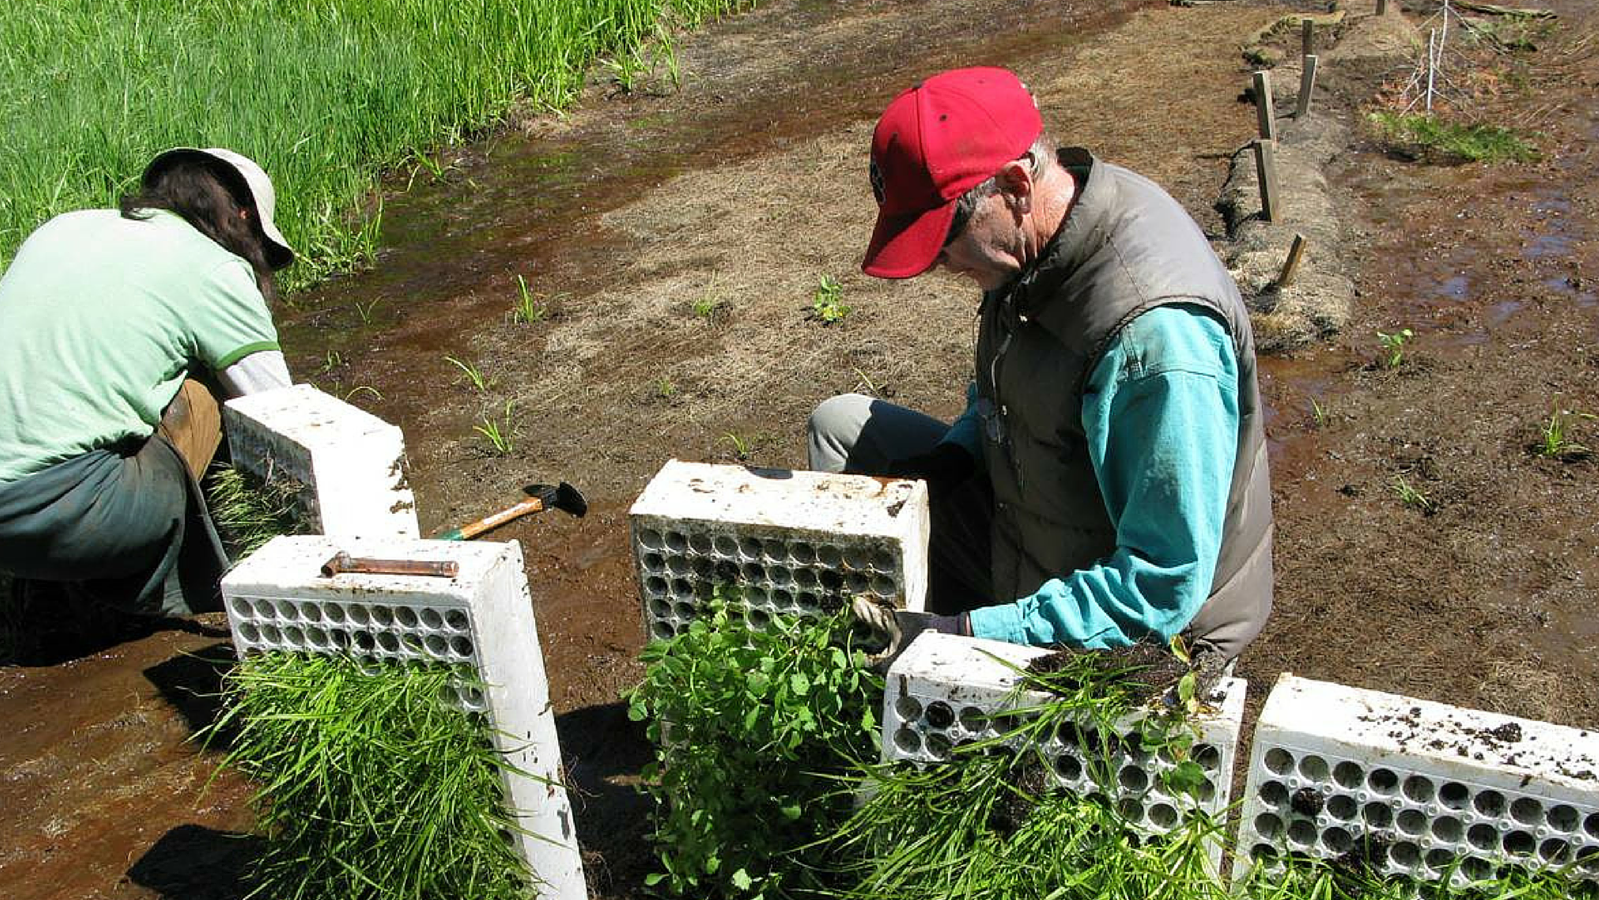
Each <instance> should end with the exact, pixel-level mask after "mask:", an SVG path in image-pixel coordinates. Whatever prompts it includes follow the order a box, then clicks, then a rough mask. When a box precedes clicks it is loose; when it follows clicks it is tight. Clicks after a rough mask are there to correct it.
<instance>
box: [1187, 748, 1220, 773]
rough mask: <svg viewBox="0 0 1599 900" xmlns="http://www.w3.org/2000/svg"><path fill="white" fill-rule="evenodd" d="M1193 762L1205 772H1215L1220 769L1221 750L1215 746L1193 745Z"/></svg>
mask: <svg viewBox="0 0 1599 900" xmlns="http://www.w3.org/2000/svg"><path fill="white" fill-rule="evenodd" d="M1193 759H1194V762H1196V763H1198V764H1199V767H1200V768H1201V769H1204V770H1205V771H1207V772H1215V771H1217V770H1218V769H1220V768H1221V748H1220V747H1217V746H1216V745H1215V744H1195V745H1194V756H1193Z"/></svg>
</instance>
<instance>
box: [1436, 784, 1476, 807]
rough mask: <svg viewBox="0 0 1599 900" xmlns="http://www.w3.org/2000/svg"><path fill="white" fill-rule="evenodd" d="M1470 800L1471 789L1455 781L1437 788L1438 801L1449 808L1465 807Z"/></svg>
mask: <svg viewBox="0 0 1599 900" xmlns="http://www.w3.org/2000/svg"><path fill="white" fill-rule="evenodd" d="M1470 800H1471V791H1469V790H1467V789H1466V786H1465V785H1463V784H1461V783H1459V782H1457V781H1451V782H1449V783H1447V784H1445V785H1444V786H1443V787H1441V788H1439V789H1438V802H1439V803H1442V804H1443V805H1444V806H1447V807H1449V808H1450V809H1465V808H1466V806H1467V805H1468V804H1469V803H1470Z"/></svg>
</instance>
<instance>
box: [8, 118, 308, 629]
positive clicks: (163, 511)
mask: <svg viewBox="0 0 1599 900" xmlns="http://www.w3.org/2000/svg"><path fill="white" fill-rule="evenodd" d="M274 201H275V195H274V193H273V189H272V182H271V181H270V180H269V179H268V178H267V175H266V173H265V172H263V171H262V170H261V167H260V166H258V165H256V164H255V162H253V161H252V160H250V159H248V158H246V157H244V156H241V155H239V154H237V153H234V152H233V151H231V150H224V149H221V148H213V149H208V150H200V149H191V148H177V149H173V150H168V151H166V152H164V153H161V154H159V155H158V156H156V157H155V158H154V159H153V160H152V161H151V162H150V164H149V165H148V166H147V167H146V168H145V171H144V174H143V178H142V179H141V183H140V186H139V190H138V191H136V192H133V193H132V194H130V195H129V196H127V197H125V198H124V199H123V200H122V202H121V208H120V209H96V210H79V211H76V212H69V213H65V214H63V215H60V216H56V217H55V218H53V219H51V220H50V221H48V222H46V223H45V224H43V225H41V226H40V227H39V228H38V229H37V230H36V231H34V232H33V233H32V234H31V235H29V236H28V238H27V240H26V241H24V242H23V244H22V246H21V247H20V248H19V249H18V251H17V255H16V257H15V258H14V259H13V260H12V261H11V264H10V266H9V267H8V268H7V269H6V270H5V273H4V275H3V277H0V572H8V573H10V574H12V575H13V576H15V577H16V579H17V581H16V584H17V585H18V586H19V587H29V586H31V588H30V589H32V588H38V587H39V586H40V585H41V584H46V583H51V582H54V583H58V584H62V583H65V584H71V585H73V587H72V589H71V591H70V592H69V595H70V596H72V597H85V598H87V599H91V600H97V601H105V602H106V603H108V604H110V605H113V606H118V607H121V608H123V609H125V610H127V611H130V612H135V613H145V614H151V615H157V614H182V613H189V612H198V611H203V610H207V609H220V608H221V606H220V599H219V597H218V586H217V585H218V580H219V579H220V577H221V575H222V572H223V571H224V570H225V568H226V566H227V564H228V559H227V556H226V554H225V553H224V552H223V548H222V545H221V542H220V541H219V540H218V538H217V535H216V532H215V530H214V528H213V527H212V524H211V521H210V518H209V515H208V512H207V510H206V506H205V501H204V499H203V498H202V497H201V495H200V492H199V489H198V487H197V486H196V482H195V479H196V478H198V477H199V476H200V475H201V474H202V473H203V472H204V471H205V468H206V466H207V465H208V464H209V462H210V460H211V456H212V454H213V453H214V452H215V451H216V449H217V446H218V444H219V442H220V441H221V435H222V432H221V415H220V411H219V410H218V407H217V402H216V399H215V398H214V396H213V391H214V392H215V393H216V394H221V395H225V396H237V395H240V394H246V393H251V392H254V391H259V390H267V389H270V388H275V387H283V386H287V385H288V384H289V372H288V368H287V367H286V366H285V365H284V361H283V354H282V352H281V351H280V349H279V346H278V336H277V331H276V330H275V327H274V325H273V322H272V315H271V311H270V308H269V303H270V301H271V299H272V298H274V297H275V293H276V291H275V284H274V280H273V278H274V272H275V271H276V270H278V269H281V268H283V267H284V266H287V265H288V264H289V263H290V262H292V261H293V260H294V252H293V251H292V250H290V249H289V245H288V244H287V243H286V242H285V241H284V239H283V236H282V235H281V234H280V233H279V232H278V229H277V226H276V225H275V224H274V223H273V220H272V214H273V207H274V205H275V203H274ZM191 375H192V376H194V378H204V379H205V380H206V384H204V385H202V383H201V382H200V381H196V380H194V379H191V378H190V376H191ZM19 593H21V591H19Z"/></svg>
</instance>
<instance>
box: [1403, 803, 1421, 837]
mask: <svg viewBox="0 0 1599 900" xmlns="http://www.w3.org/2000/svg"><path fill="white" fill-rule="evenodd" d="M1396 821H1397V822H1398V824H1399V830H1400V831H1402V832H1404V833H1405V834H1408V835H1411V836H1413V837H1419V836H1421V834H1422V833H1423V832H1425V831H1426V830H1427V817H1426V816H1425V815H1424V814H1422V812H1421V810H1419V809H1402V810H1400V811H1399V817H1398V818H1397V820H1396Z"/></svg>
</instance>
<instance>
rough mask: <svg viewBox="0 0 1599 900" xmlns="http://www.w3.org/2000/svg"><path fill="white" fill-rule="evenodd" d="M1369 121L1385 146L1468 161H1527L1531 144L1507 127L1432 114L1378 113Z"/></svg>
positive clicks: (1531, 153)
mask: <svg viewBox="0 0 1599 900" xmlns="http://www.w3.org/2000/svg"><path fill="white" fill-rule="evenodd" d="M1371 121H1372V123H1373V125H1375V126H1376V128H1377V130H1378V132H1379V134H1380V135H1381V136H1382V138H1383V139H1384V140H1386V141H1388V142H1389V143H1392V144H1396V145H1400V146H1404V147H1410V148H1414V149H1416V150H1419V151H1421V152H1427V153H1434V154H1438V155H1441V156H1444V157H1448V158H1452V159H1460V160H1467V161H1470V162H1527V161H1530V160H1533V159H1536V158H1537V154H1536V153H1535V152H1534V151H1533V148H1532V145H1531V144H1529V143H1527V141H1526V140H1524V139H1523V138H1522V137H1521V136H1519V135H1517V134H1516V133H1515V132H1514V131H1511V130H1510V129H1508V128H1501V127H1499V126H1497V125H1487V124H1481V123H1479V124H1476V125H1463V124H1460V123H1458V122H1448V121H1445V120H1443V119H1440V118H1438V117H1437V116H1433V115H1423V114H1420V113H1395V112H1388V111H1378V112H1374V113H1372V114H1371Z"/></svg>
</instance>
